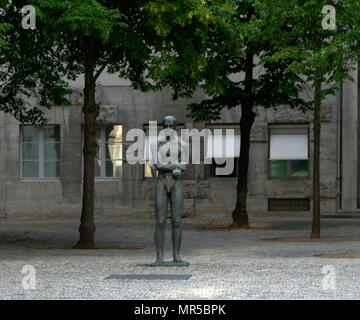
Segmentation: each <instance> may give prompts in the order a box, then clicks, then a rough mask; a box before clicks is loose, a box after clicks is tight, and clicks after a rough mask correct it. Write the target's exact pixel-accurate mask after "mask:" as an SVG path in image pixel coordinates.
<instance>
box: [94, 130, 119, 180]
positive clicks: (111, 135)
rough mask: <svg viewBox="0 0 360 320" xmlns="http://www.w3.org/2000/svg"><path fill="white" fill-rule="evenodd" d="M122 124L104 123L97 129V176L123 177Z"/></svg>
mask: <svg viewBox="0 0 360 320" xmlns="http://www.w3.org/2000/svg"><path fill="white" fill-rule="evenodd" d="M122 132H123V127H122V125H103V126H98V127H97V130H96V142H97V153H96V156H95V177H96V178H121V177H122V167H123V156H122Z"/></svg>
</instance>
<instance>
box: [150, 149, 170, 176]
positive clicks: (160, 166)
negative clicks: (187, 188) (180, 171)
mask: <svg viewBox="0 0 360 320" xmlns="http://www.w3.org/2000/svg"><path fill="white" fill-rule="evenodd" d="M151 155H152V159H153V160H152V165H153V166H154V168H155V169H156V170H158V171H159V172H171V171H172V170H174V169H176V164H171V163H162V162H161V159H159V154H158V150H157V144H156V143H152V144H151Z"/></svg>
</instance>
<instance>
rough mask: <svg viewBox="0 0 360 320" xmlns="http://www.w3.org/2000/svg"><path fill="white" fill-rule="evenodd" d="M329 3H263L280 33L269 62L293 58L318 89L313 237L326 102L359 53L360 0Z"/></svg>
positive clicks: (313, 104)
mask: <svg viewBox="0 0 360 320" xmlns="http://www.w3.org/2000/svg"><path fill="white" fill-rule="evenodd" d="M328 5H329V1H318V0H306V1H304V0H290V1H289V0H276V1H272V2H271V4H270V3H266V2H261V3H259V6H258V8H259V11H260V12H261V16H262V19H263V20H264V21H266V23H267V24H268V26H269V29H270V30H269V33H272V30H274V31H277V32H278V35H279V36H278V37H272V43H273V45H274V47H275V48H276V50H277V52H276V53H275V54H273V55H272V56H271V57H266V58H265V60H266V61H268V62H270V63H274V62H275V63H276V62H277V61H279V60H283V59H291V60H292V62H291V63H290V64H289V65H288V67H287V70H288V71H290V72H293V73H294V74H299V75H301V76H302V77H303V79H304V80H305V81H306V82H307V83H309V84H310V85H311V87H312V89H313V92H314V94H313V98H312V99H311V101H309V107H310V108H311V109H312V110H313V114H314V119H313V127H314V154H313V221H312V231H311V237H312V238H320V133H321V121H320V111H321V106H322V102H323V101H324V99H326V97H327V96H328V95H332V94H335V93H336V88H337V83H338V82H340V81H342V80H344V79H347V78H349V71H350V70H352V68H354V65H355V60H356V59H357V57H358V56H359V40H360V36H359V35H360V34H359V30H357V29H358V28H359V26H360V23H359V17H360V4H359V2H358V1H357V0H343V1H337V2H336V3H334V4H333V5H334V6H333V8H334V9H333V8H331V7H330V8H329V6H328ZM324 12H325V14H327V16H325V14H324ZM332 22H334V24H333V25H332ZM335 24H336V25H335ZM356 28H357V29H356ZM279 31H281V32H279Z"/></svg>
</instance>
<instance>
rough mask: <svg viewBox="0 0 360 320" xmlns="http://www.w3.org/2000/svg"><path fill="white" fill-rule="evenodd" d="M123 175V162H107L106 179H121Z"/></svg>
mask: <svg viewBox="0 0 360 320" xmlns="http://www.w3.org/2000/svg"><path fill="white" fill-rule="evenodd" d="M121 175H122V161H121V160H119V161H106V177H114V178H119V177H121Z"/></svg>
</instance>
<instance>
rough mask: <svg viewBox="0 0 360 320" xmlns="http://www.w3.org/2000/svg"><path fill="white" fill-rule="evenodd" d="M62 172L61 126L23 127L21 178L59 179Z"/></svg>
mask: <svg viewBox="0 0 360 320" xmlns="http://www.w3.org/2000/svg"><path fill="white" fill-rule="evenodd" d="M59 172H60V126H59V125H46V126H22V127H21V177H22V178H40V179H41V178H42V179H44V178H57V177H59Z"/></svg>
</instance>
